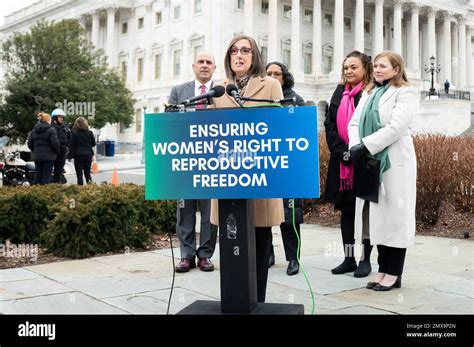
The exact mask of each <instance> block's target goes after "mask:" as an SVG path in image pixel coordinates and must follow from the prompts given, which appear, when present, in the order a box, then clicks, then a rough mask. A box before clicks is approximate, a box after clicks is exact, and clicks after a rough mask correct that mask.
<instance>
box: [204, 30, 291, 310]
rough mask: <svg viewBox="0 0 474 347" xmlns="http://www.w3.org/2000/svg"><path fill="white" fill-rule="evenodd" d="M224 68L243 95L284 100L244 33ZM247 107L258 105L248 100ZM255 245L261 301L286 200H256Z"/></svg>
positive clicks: (225, 101)
mask: <svg viewBox="0 0 474 347" xmlns="http://www.w3.org/2000/svg"><path fill="white" fill-rule="evenodd" d="M224 68H225V72H226V76H227V79H226V80H225V81H224V83H223V86H224V87H227V86H228V85H231V84H233V85H235V86H236V87H237V89H238V93H239V95H241V96H246V97H249V98H255V99H273V100H275V99H283V91H282V89H281V85H280V83H279V82H278V81H277V80H276V79H273V78H271V77H267V76H266V70H265V64H264V62H263V58H262V55H261V54H260V50H259V49H258V47H257V44H256V42H255V40H254V39H253V38H251V37H249V36H245V35H240V36H236V37H234V38H233V39H232V41H231V42H230V44H229V47H228V49H227V52H226V55H225V60H224ZM244 104H245V106H252V105H256V103H254V102H251V101H247V102H244ZM229 107H239V103H238V102H237V101H236V100H235V99H234V98H233V97H232V96H230V95H228V94H224V95H223V96H222V97H220V98H215V99H214V103H213V105H211V106H210V108H229ZM252 201H253V203H254V215H255V239H256V240H255V248H256V257H257V258H256V263H257V301H258V302H265V292H266V289H267V277H268V261H269V258H270V248H271V244H272V241H271V240H272V234H271V233H272V226H279V225H280V224H281V223H283V222H284V220H285V217H284V212H283V200H282V199H254V200H252ZM217 207H218V203H217V200H212V201H211V223H212V224H214V225H219V218H218V209H217Z"/></svg>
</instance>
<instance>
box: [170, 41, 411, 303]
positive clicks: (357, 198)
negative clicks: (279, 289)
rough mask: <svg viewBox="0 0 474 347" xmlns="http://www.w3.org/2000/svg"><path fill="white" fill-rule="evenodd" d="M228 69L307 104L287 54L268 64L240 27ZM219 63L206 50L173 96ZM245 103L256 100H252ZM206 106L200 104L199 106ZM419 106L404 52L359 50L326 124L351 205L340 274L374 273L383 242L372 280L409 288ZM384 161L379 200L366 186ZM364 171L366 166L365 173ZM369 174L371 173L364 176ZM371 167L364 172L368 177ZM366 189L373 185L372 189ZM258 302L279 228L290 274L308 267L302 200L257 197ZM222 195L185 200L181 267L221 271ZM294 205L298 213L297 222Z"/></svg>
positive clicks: (334, 183) (383, 287) (208, 82)
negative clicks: (406, 273) (302, 246)
mask: <svg viewBox="0 0 474 347" xmlns="http://www.w3.org/2000/svg"><path fill="white" fill-rule="evenodd" d="M223 63H224V69H225V73H226V79H225V81H223V82H222V83H216V85H222V86H223V87H224V88H226V87H227V86H229V85H235V86H236V87H237V91H238V93H239V95H241V96H242V97H249V98H250V97H251V98H255V99H272V100H279V99H283V98H285V99H287V98H292V99H293V102H290V104H283V105H281V106H291V105H293V106H296V107H298V106H304V105H307V104H309V103H305V101H304V100H303V98H302V97H301V96H299V95H298V94H297V93H296V92H295V91H294V90H293V86H294V79H293V76H292V74H291V72H290V71H289V70H288V67H287V66H285V65H284V64H283V63H281V62H276V61H274V62H269V63H267V64H266V65H265V62H264V60H263V58H262V55H261V53H260V50H259V49H258V46H257V44H256V42H255V40H254V39H253V38H252V37H249V36H245V35H239V36H236V37H234V38H233V39H232V40H231V42H230V43H229V45H228V47H227V50H226V54H225V58H224V62H223ZM215 69H216V64H215V60H214V56H213V55H212V54H211V53H201V54H198V55H197V57H196V60H195V62H194V63H193V70H194V73H195V79H194V80H193V81H190V82H187V83H184V84H182V85H179V86H176V87H174V88H173V90H172V92H171V96H170V99H169V103H170V104H178V103H181V102H183V101H184V100H186V99H190V98H192V97H195V96H198V95H200V94H203V93H206V92H207V91H209V89H210V88H212V86H214V82H213V81H212V75H213V72H214V71H215ZM242 103H243V106H255V105H256V103H255V102H252V101H247V102H245V101H243V102H242ZM238 106H241V105H239V100H235V98H233V97H231V96H230V95H228V94H224V95H223V96H222V97H219V98H214V99H213V103H212V104H211V105H210V106H208V107H209V108H231V107H238ZM203 107H206V106H205V105H202V104H198V105H197V107H196V108H203ZM417 112H418V98H417V93H416V89H415V88H414V87H412V86H410V83H409V81H408V79H407V77H406V72H405V64H404V61H403V59H402V57H401V56H400V55H399V54H397V53H395V52H390V51H386V52H382V53H380V54H378V55H377V56H376V57H375V58H374V59H373V61H372V59H371V57H369V56H368V55H366V54H364V53H362V52H358V51H353V52H350V53H349V54H348V55H347V56H346V57H345V58H344V60H343V61H342V62H341V80H340V83H339V84H338V85H337V86H336V89H335V91H334V93H333V95H332V98H331V102H330V105H329V107H328V110H327V112H326V119H325V122H324V126H325V131H326V141H327V145H328V148H329V150H330V153H331V155H330V162H329V167H328V173H327V180H326V187H325V191H324V192H325V193H324V198H325V200H326V201H328V202H331V203H333V204H334V208H335V209H336V210H339V211H340V212H341V234H342V245H343V251H344V260H343V262H342V263H341V264H339V265H338V266H336V267H334V268H333V269H332V273H333V274H334V275H338V274H344V273H348V272H353V273H354V276H355V277H366V276H368V275H369V274H370V273H371V272H372V266H371V262H370V255H371V252H372V248H373V246H374V245H376V246H377V251H378V259H377V261H378V265H379V266H378V272H377V274H376V275H375V278H374V281H372V282H369V283H367V288H368V289H370V290H374V291H387V290H391V289H392V288H400V287H401V278H402V273H403V265H404V260H405V254H406V249H407V248H408V247H410V246H412V245H413V244H414V235H415V201H416V156H415V151H414V146H413V140H412V138H411V136H410V130H409V129H410V124H411V122H412V119H413V116H414V115H415V114H416V113H417ZM374 162H375V163H377V164H378V165H379V166H376V168H375V169H374V170H375V171H373V172H375V173H374V175H375V176H374V177H375V179H373V182H371V183H370V184H371V185H372V186H374V187H375V191H376V192H377V193H376V194H375V195H376V197H375V199H374V198H372V197H365V195H364V193H361V190H363V189H362V188H364V187H363V186H364V185H367V184H368V183H367V182H365V181H364V180H361V179H360V178H358V177H364V170H367V169H366V168H367V167H369V164H370V165H371V164H372V163H374ZM356 173H359V174H356ZM360 173H361V174H360ZM361 175H362V176H361ZM364 189H365V188H364ZM197 203H199V204H200V206H201V245H200V247H199V248H198V249H197V250H196V237H195V220H196V216H195V214H196V206H197ZM252 203H253V209H254V214H255V242H256V243H255V244H256V259H255V261H256V270H257V300H258V301H259V302H264V301H265V295H266V286H267V278H268V268H269V267H271V266H272V265H273V264H275V254H274V251H273V245H272V227H274V226H279V227H280V230H281V234H282V239H283V245H284V250H285V256H286V260H287V261H288V267H287V274H288V275H289V276H293V275H295V274H297V273H298V272H299V266H300V264H299V260H300V255H299V254H298V249H299V247H298V246H299V245H298V243H299V242H301V233H300V224H301V223H302V222H303V212H302V200H301V199H298V198H294V199H254V200H253V201H252ZM217 206H218V204H217V200H212V201H209V200H199V201H197V200H184V201H178V208H177V220H178V222H177V228H176V230H177V234H178V237H179V240H180V242H181V261H180V263H179V264H178V265H177V266H176V271H177V272H187V271H189V270H190V269H192V268H194V267H195V266H196V262H195V258H196V255H197V257H198V265H199V267H200V268H201V270H203V271H212V270H213V269H214V266H213V264H212V262H211V260H210V258H211V257H212V255H213V253H214V249H215V240H216V235H217V229H218V224H219V223H218V220H219V218H218V208H217ZM293 209H294V213H295V220H294V222H295V223H293V215H292V214H293ZM356 242H357V243H358V244H361V245H362V252H361V253H362V254H361V258H360V261H359V263H357V262H356V258H355V250H356V248H357V247H355V244H356Z"/></svg>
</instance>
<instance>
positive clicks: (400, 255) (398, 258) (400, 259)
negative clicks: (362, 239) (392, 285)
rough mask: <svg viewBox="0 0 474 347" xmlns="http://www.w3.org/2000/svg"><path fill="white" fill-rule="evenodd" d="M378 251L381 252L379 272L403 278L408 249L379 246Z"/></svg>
mask: <svg viewBox="0 0 474 347" xmlns="http://www.w3.org/2000/svg"><path fill="white" fill-rule="evenodd" d="M377 250H378V251H379V257H378V263H379V272H380V273H386V274H389V275H392V276H401V274H402V272H403V265H404V264H405V255H406V252H407V249H406V248H395V247H389V246H383V245H377Z"/></svg>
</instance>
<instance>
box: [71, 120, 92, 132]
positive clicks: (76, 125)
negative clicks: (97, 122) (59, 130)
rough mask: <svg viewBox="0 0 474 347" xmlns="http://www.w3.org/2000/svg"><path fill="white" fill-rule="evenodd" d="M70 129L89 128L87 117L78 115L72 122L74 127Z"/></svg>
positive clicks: (85, 129)
mask: <svg viewBox="0 0 474 347" xmlns="http://www.w3.org/2000/svg"><path fill="white" fill-rule="evenodd" d="M72 129H73V130H74V131H87V130H89V123H87V119H85V118H84V117H78V118H77V119H76V121H75V122H74V127H73V128H72Z"/></svg>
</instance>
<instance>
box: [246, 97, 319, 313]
mask: <svg viewBox="0 0 474 347" xmlns="http://www.w3.org/2000/svg"><path fill="white" fill-rule="evenodd" d="M262 106H267V107H268V106H273V107H281V106H278V105H275V104H263V105H255V106H250V105H249V106H247V105H244V108H255V107H262ZM293 230H294V231H295V234H296V238H297V239H298V249H297V251H296V260H297V261H298V265H299V266H300V268H301V272H302V273H303V276H304V279H305V281H306V283H307V284H308V287H309V292H310V293H311V302H312V308H311V314H314V308H315V305H314V293H313V288H312V287H311V283H310V282H309V280H308V276H307V275H306V271H304V267H303V265H302V264H301V262H300V251H301V240H300V237H299V235H298V230H297V229H296V223H295V199H293Z"/></svg>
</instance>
